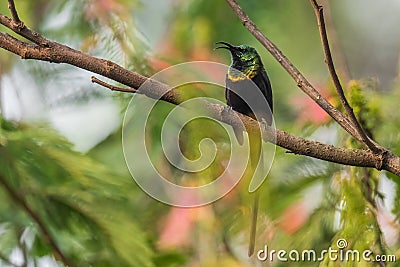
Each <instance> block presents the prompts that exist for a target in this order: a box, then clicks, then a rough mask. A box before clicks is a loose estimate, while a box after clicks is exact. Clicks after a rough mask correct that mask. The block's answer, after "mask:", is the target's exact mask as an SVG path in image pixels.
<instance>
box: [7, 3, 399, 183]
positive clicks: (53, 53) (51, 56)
mask: <svg viewBox="0 0 400 267" xmlns="http://www.w3.org/2000/svg"><path fill="white" fill-rule="evenodd" d="M229 1H231V0H229ZM10 21H11V20H10V19H9V18H8V17H6V16H4V15H1V14H0V23H1V24H3V25H5V26H7V25H10ZM7 27H8V26H7ZM9 28H10V29H13V28H12V27H9ZM13 30H14V29H13ZM14 32H16V33H18V34H19V31H18V29H15V30H14ZM33 33H34V32H31V30H30V29H28V28H27V27H25V28H24V35H26V36H36V37H37V38H38V40H41V42H38V43H36V44H30V43H26V42H23V41H20V40H18V39H16V38H14V37H12V36H10V35H9V34H6V33H0V47H2V48H3V49H6V50H8V51H10V52H12V53H14V54H16V55H19V56H21V58H23V59H36V60H41V61H47V62H54V63H66V64H70V65H73V66H76V67H78V68H81V69H85V70H88V71H91V72H94V73H97V74H100V75H102V76H105V77H108V78H110V79H112V80H114V81H116V82H119V83H121V84H124V85H126V86H128V87H130V88H133V89H138V88H139V87H140V86H141V85H142V84H143V83H144V82H146V84H147V85H148V86H146V88H145V89H143V90H142V88H141V90H140V93H142V94H144V95H146V96H148V97H150V98H154V99H161V100H163V101H166V102H169V103H172V104H175V105H179V104H180V103H181V102H182V97H181V96H180V95H179V92H178V91H176V90H170V89H171V88H170V86H168V85H166V84H163V83H161V82H159V81H155V80H152V79H150V78H147V77H144V76H142V75H140V74H138V73H135V72H131V71H129V70H126V69H124V68H122V67H121V66H119V65H118V64H115V63H113V62H111V61H108V60H104V59H99V58H96V57H92V56H89V55H87V54H84V53H82V52H80V51H77V50H75V49H72V48H70V47H68V46H65V45H62V44H59V43H57V42H52V41H49V40H47V39H45V38H44V37H42V36H41V35H39V34H38V33H35V34H33ZM21 35H22V34H21ZM42 41H44V43H45V45H43V44H40V43H43V42H42ZM282 56H283V55H282ZM283 59H284V58H283V57H282V58H281V61H282V60H283ZM282 62H283V61H282ZM285 62H286V63H285V64H289V65H288V66H291V68H293V69H295V68H294V66H293V65H292V64H291V63H290V62H288V60H287V59H285ZM295 70H296V69H295ZM297 72H298V71H297ZM300 75H301V74H300ZM299 77H300V78H299V80H298V81H299V82H298V83H299V84H300V86H301V87H304V86H303V85H305V84H306V83H305V80H303V79H305V78H304V77H303V76H299ZM301 77H303V78H301ZM307 84H308V85H307V88H312V90H311V91H310V93H311V94H312V95H313V98H315V99H318V101H320V103H322V105H323V106H324V107H325V108H327V109H328V110H330V114H334V115H333V116H335V117H336V118H337V119H338V120H339V121H340V123H341V124H344V125H345V126H346V127H347V129H348V130H349V131H350V132H354V133H356V132H355V130H354V128H352V126H351V124H350V123H349V121H348V120H347V118H346V117H344V116H343V114H341V113H340V112H339V111H338V110H337V109H335V108H334V107H333V106H332V105H330V104H329V103H328V102H327V101H326V100H324V98H322V96H321V95H320V94H319V93H318V91H316V90H315V89H314V88H313V87H311V85H310V84H309V83H308V82H307ZM321 101H322V102H321ZM204 107H205V109H206V111H207V112H208V114H209V115H210V116H211V117H213V118H214V119H216V120H219V121H221V122H224V123H227V124H230V125H232V126H233V127H240V122H238V117H239V118H240V120H241V121H243V123H244V124H245V127H246V129H249V130H251V129H253V130H256V129H259V125H258V122H257V121H255V120H253V119H252V118H250V117H247V116H245V115H242V114H240V113H233V114H232V112H223V110H224V107H223V106H221V105H218V104H212V103H210V102H206V101H204ZM271 142H273V143H275V144H276V145H278V146H280V147H283V148H285V149H288V150H290V151H291V152H293V153H295V154H301V155H306V156H310V157H314V158H318V159H321V160H325V161H330V162H335V163H339V164H345V165H353V166H361V167H372V168H376V169H378V170H380V169H385V170H387V171H390V172H392V173H394V174H396V175H399V176H400V158H399V157H398V156H396V155H394V154H393V153H392V152H390V151H387V150H385V153H382V154H380V155H375V154H374V153H372V152H371V151H370V150H364V149H353V150H351V149H346V148H338V147H335V146H332V145H327V144H323V143H320V142H315V141H310V140H305V139H303V138H300V137H296V136H293V135H290V134H288V133H286V132H284V131H281V130H276V138H271Z"/></svg>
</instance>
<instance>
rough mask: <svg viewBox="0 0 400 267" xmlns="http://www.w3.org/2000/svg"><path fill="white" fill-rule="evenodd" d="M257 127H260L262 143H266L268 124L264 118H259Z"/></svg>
mask: <svg viewBox="0 0 400 267" xmlns="http://www.w3.org/2000/svg"><path fill="white" fill-rule="evenodd" d="M259 125H260V130H261V136H262V139H263V140H264V142H267V141H268V123H267V121H266V120H265V119H264V118H261V121H260V122H259Z"/></svg>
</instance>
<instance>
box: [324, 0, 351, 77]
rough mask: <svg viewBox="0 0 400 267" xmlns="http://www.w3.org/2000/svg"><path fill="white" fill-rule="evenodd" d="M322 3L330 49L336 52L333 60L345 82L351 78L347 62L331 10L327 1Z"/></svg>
mask: <svg viewBox="0 0 400 267" xmlns="http://www.w3.org/2000/svg"><path fill="white" fill-rule="evenodd" d="M324 3H325V5H324V17H325V26H326V29H327V32H329V36H330V38H329V40H330V43H331V44H332V50H333V51H335V54H336V56H335V62H337V65H338V68H337V69H338V70H339V74H340V76H341V78H342V82H344V83H347V82H349V81H350V80H352V75H351V72H350V69H349V64H348V62H347V59H346V55H345V52H344V51H343V46H342V44H341V43H340V40H339V38H338V35H337V32H336V28H335V23H334V22H333V19H332V11H331V7H330V4H329V1H325V2H324Z"/></svg>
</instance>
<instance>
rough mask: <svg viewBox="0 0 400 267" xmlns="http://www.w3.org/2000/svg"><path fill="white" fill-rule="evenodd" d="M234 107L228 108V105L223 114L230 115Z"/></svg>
mask: <svg viewBox="0 0 400 267" xmlns="http://www.w3.org/2000/svg"><path fill="white" fill-rule="evenodd" d="M232 110H233V109H232V107H231V106H228V105H226V106H225V107H224V109H223V110H222V113H226V114H229V113H230V112H232Z"/></svg>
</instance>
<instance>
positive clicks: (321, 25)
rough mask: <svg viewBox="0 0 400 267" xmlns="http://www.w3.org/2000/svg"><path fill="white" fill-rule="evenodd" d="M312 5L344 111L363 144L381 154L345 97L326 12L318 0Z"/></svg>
mask: <svg viewBox="0 0 400 267" xmlns="http://www.w3.org/2000/svg"><path fill="white" fill-rule="evenodd" d="M310 2H311V5H312V7H313V9H314V12H315V16H316V17H317V21H318V28H319V32H320V36H321V42H322V47H323V50H324V55H325V62H326V64H327V66H328V70H329V74H330V75H331V77H332V81H333V84H334V86H335V88H336V92H337V94H338V96H339V99H340V102H341V103H342V105H343V107H344V109H345V110H346V113H347V116H348V117H349V118H350V121H351V123H352V125H353V126H354V128H355V129H356V131H357V132H358V134H359V135H360V138H361V140H360V141H361V142H362V143H363V144H365V145H366V146H367V147H368V148H369V149H371V150H372V151H374V152H375V153H381V149H379V148H378V147H377V146H376V145H375V144H374V143H373V142H372V141H371V139H370V138H369V137H368V136H367V134H366V133H365V131H364V129H363V128H362V127H361V125H360V123H359V122H358V120H357V118H356V116H355V114H354V111H353V109H352V107H351V106H350V104H349V102H348V101H347V98H346V96H345V95H344V91H343V87H342V85H341V83H340V80H339V77H338V76H337V73H336V70H335V65H334V64H333V59H332V54H331V50H330V48H329V41H328V35H327V33H326V27H325V20H324V11H323V7H322V6H320V5H318V3H317V0H310Z"/></svg>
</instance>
